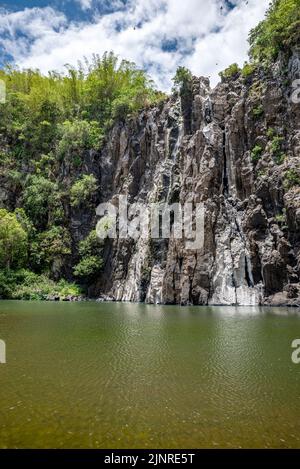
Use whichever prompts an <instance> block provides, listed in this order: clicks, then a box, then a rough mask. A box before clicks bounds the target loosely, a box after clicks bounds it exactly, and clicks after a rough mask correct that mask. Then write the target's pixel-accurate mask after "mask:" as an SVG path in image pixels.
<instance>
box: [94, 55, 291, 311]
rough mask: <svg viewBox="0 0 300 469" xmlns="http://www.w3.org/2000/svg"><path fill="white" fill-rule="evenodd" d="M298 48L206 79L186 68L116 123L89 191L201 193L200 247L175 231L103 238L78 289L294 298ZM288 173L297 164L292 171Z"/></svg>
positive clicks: (176, 299)
mask: <svg viewBox="0 0 300 469" xmlns="http://www.w3.org/2000/svg"><path fill="white" fill-rule="evenodd" d="M299 78H300V55H299V53H298V52H295V53H294V54H293V56H292V57H291V58H290V59H289V62H288V63H286V62H284V61H279V62H278V63H277V64H276V66H274V67H273V69H272V71H271V72H270V73H269V75H265V74H263V73H262V72H257V73H256V74H254V75H253V76H252V77H248V78H243V77H238V76H237V77H233V78H231V79H228V80H225V81H223V83H220V84H219V85H218V86H217V87H216V88H215V89H213V90H212V89H211V88H210V86H209V81H208V80H207V79H205V78H200V79H196V78H194V80H193V83H192V86H191V88H190V92H189V93H186V94H185V96H181V97H180V96H172V97H171V98H170V99H169V100H167V101H166V102H164V103H162V104H161V105H159V106H157V107H154V108H151V109H148V110H145V111H144V112H142V113H141V114H140V115H139V116H138V117H137V118H134V119H131V120H129V121H127V122H125V123H119V124H118V125H116V126H115V127H114V128H113V129H112V131H111V132H110V135H109V137H108V142H107V144H106V146H105V147H104V149H103V151H102V154H101V156H100V158H99V160H98V161H97V163H95V164H97V165H98V164H99V165H100V167H99V168H97V173H98V170H99V173H98V174H99V178H100V187H101V201H102V202H108V201H111V202H113V203H115V201H116V197H117V195H119V194H126V195H127V196H128V201H129V203H134V202H142V203H147V204H150V203H152V202H162V203H169V204H171V203H174V202H180V203H182V204H184V203H185V202H186V201H187V199H189V200H188V201H189V202H193V203H194V204H197V203H204V206H205V239H204V247H203V248H202V249H201V250H197V251H191V250H188V249H186V245H185V243H184V242H183V241H182V240H177V239H172V238H171V239H169V240H166V239H161V240H158V239H152V240H151V239H150V240H145V239H142V238H140V239H139V240H137V241H133V240H130V239H128V240H115V241H111V240H110V241H107V242H106V243H105V249H104V261H105V268H104V272H103V275H102V277H101V278H99V280H98V282H97V284H96V285H95V287H94V288H93V289H91V291H90V293H91V294H92V295H108V296H109V297H111V298H113V299H115V300H119V301H136V302H140V301H142V302H143V301H145V302H148V303H166V304H174V303H176V304H182V305H188V304H195V305H207V304H213V305H218V304H222V305H224V304H225V305H232V304H237V305H257V304H273V305H275V304H276V305H300V229H299V228H300V187H299V179H297V177H298V176H299V174H300V104H297V103H293V102H292V100H291V93H292V82H293V80H296V79H299ZM297 175H298V176H297Z"/></svg>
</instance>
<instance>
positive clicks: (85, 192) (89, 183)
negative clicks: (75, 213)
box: [70, 174, 98, 208]
mask: <svg viewBox="0 0 300 469" xmlns="http://www.w3.org/2000/svg"><path fill="white" fill-rule="evenodd" d="M97 189H98V184H97V180H96V178H95V176H94V175H93V174H85V175H84V176H82V177H81V178H80V179H78V180H77V181H76V182H75V183H74V184H73V186H72V187H71V190H70V197H71V205H72V207H74V208H76V207H79V206H80V205H82V204H89V203H90V202H91V199H92V197H93V195H95V193H96V192H97Z"/></svg>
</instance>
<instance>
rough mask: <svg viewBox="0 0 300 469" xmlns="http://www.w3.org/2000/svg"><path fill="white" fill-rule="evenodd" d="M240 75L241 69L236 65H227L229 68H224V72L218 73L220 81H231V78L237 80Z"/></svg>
mask: <svg viewBox="0 0 300 469" xmlns="http://www.w3.org/2000/svg"><path fill="white" fill-rule="evenodd" d="M240 73H241V69H240V67H239V66H238V64H237V63H233V64H231V65H229V67H227V68H225V70H223V71H222V72H220V73H219V75H220V77H221V78H222V80H228V79H231V78H233V79H235V78H238V76H239V75H240Z"/></svg>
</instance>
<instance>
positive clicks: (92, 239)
mask: <svg viewBox="0 0 300 469" xmlns="http://www.w3.org/2000/svg"><path fill="white" fill-rule="evenodd" d="M102 249H103V244H102V241H101V240H99V238H98V237H97V233H96V231H95V230H93V231H91V233H90V234H89V235H88V236H87V237H86V238H85V239H84V240H83V241H81V242H80V244H79V255H80V258H81V260H80V262H79V263H78V264H77V265H76V266H75V268H74V275H75V277H79V278H84V279H92V278H93V277H95V276H96V275H97V274H99V272H100V271H101V269H102V267H103V260H102Z"/></svg>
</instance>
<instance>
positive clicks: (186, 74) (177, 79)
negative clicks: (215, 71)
mask: <svg viewBox="0 0 300 469" xmlns="http://www.w3.org/2000/svg"><path fill="white" fill-rule="evenodd" d="M192 80H193V75H192V73H191V71H190V70H189V69H188V68H186V67H178V69H177V71H176V74H175V76H174V78H173V82H174V90H175V91H179V92H180V93H181V94H185V93H187V92H188V91H189V89H190V86H191V83H192Z"/></svg>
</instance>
